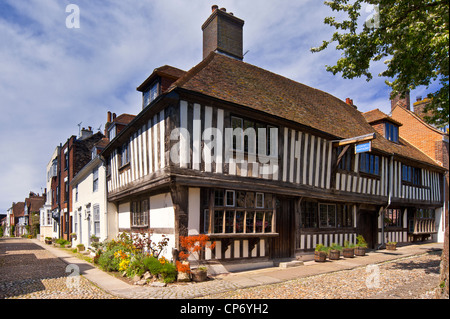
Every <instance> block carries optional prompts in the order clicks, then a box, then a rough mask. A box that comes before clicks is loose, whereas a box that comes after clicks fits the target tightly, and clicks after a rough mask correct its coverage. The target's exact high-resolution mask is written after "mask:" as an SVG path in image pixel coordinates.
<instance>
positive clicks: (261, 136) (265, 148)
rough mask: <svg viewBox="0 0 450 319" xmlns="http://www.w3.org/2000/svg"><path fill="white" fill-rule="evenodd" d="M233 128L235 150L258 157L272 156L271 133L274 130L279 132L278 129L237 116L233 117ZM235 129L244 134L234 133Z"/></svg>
mask: <svg viewBox="0 0 450 319" xmlns="http://www.w3.org/2000/svg"><path fill="white" fill-rule="evenodd" d="M231 128H232V129H233V135H232V139H233V143H232V145H233V150H235V151H241V152H246V153H250V154H258V155H270V154H271V152H270V151H271V147H272V142H271V138H270V137H271V134H270V133H271V131H273V130H278V128H276V127H274V126H271V125H267V124H264V123H260V122H255V121H253V120H249V119H243V118H240V117H236V116H232V117H231ZM235 129H241V130H242V132H239V134H237V133H238V131H234V130H235ZM235 133H236V134H235ZM272 135H274V132H272ZM276 135H277V134H275V135H274V136H276Z"/></svg>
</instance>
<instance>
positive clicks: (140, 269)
mask: <svg viewBox="0 0 450 319" xmlns="http://www.w3.org/2000/svg"><path fill="white" fill-rule="evenodd" d="M143 261H144V257H143V256H142V255H141V254H136V255H134V256H133V257H131V260H130V263H129V265H128V268H127V276H128V277H134V276H135V275H138V276H142V275H143V274H144V273H145V272H146V267H145V264H144V262H143Z"/></svg>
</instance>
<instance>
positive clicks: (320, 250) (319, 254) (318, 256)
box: [314, 244, 328, 263]
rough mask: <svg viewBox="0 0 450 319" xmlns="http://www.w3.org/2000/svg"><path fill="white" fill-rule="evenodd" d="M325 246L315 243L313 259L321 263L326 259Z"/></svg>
mask: <svg viewBox="0 0 450 319" xmlns="http://www.w3.org/2000/svg"><path fill="white" fill-rule="evenodd" d="M327 251H328V249H327V247H325V246H324V245H322V244H318V245H316V248H315V251H314V261H315V262H319V263H323V262H325V260H326V259H327Z"/></svg>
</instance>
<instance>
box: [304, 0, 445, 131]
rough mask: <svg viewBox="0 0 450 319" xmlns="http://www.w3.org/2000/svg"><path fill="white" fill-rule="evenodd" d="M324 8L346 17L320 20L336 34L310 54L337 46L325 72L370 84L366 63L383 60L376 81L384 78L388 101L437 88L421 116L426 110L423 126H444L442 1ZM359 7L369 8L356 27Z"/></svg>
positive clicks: (377, 1)
mask: <svg viewBox="0 0 450 319" xmlns="http://www.w3.org/2000/svg"><path fill="white" fill-rule="evenodd" d="M325 4H326V5H327V6H329V7H330V8H331V9H332V10H333V11H337V12H342V13H344V14H345V13H347V15H348V19H347V20H344V21H342V22H338V21H337V20H336V18H334V17H327V18H325V20H324V23H325V24H328V25H330V26H332V27H334V28H336V30H337V31H336V32H335V33H334V34H333V36H332V37H331V39H330V40H328V41H323V43H322V45H321V46H319V47H316V48H312V49H311V51H312V52H319V51H322V50H325V49H326V48H327V47H328V46H329V44H331V43H333V42H337V46H336V49H337V50H341V51H343V53H342V57H341V58H340V59H338V61H337V62H336V65H333V66H329V65H327V66H326V69H327V71H330V72H332V73H333V74H337V73H342V76H343V78H346V79H353V78H356V77H362V76H365V77H366V78H367V81H370V80H371V79H372V74H371V71H370V67H371V63H373V62H377V61H381V60H382V59H386V60H385V62H384V63H385V65H386V69H385V70H384V71H383V72H381V73H380V74H379V76H381V77H386V78H387V80H386V84H388V85H389V86H390V87H391V88H392V96H395V95H398V94H400V95H402V94H404V92H407V91H408V90H413V89H415V88H416V87H418V86H426V87H427V88H428V87H429V86H430V85H431V84H433V83H439V86H440V88H439V89H438V90H437V91H435V92H432V93H430V94H429V95H428V97H429V98H431V100H432V103H430V105H429V106H428V107H427V109H426V110H425V111H428V110H431V113H432V116H430V117H429V118H428V121H430V122H431V123H432V124H435V125H437V126H444V125H446V124H448V114H449V61H448V60H449V57H448V47H449V1H448V0H441V1H438V0H407V1H406V0H354V1H352V4H349V0H333V1H326V2H325ZM363 5H364V9H365V10H367V8H368V7H367V6H369V5H371V6H373V14H372V15H369V17H368V18H367V19H366V21H364V22H363V23H361V20H362V18H363V17H362V16H361V11H362V9H363ZM363 13H364V14H365V15H367V12H365V11H364V12H363Z"/></svg>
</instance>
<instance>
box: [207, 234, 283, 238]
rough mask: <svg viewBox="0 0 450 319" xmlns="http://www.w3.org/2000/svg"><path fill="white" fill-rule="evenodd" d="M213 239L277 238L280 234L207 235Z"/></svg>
mask: <svg viewBox="0 0 450 319" xmlns="http://www.w3.org/2000/svg"><path fill="white" fill-rule="evenodd" d="M206 235H207V236H208V237H209V238H211V239H221V238H255V237H258V238H260V237H277V236H278V235H279V234H278V233H226V234H206Z"/></svg>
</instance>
